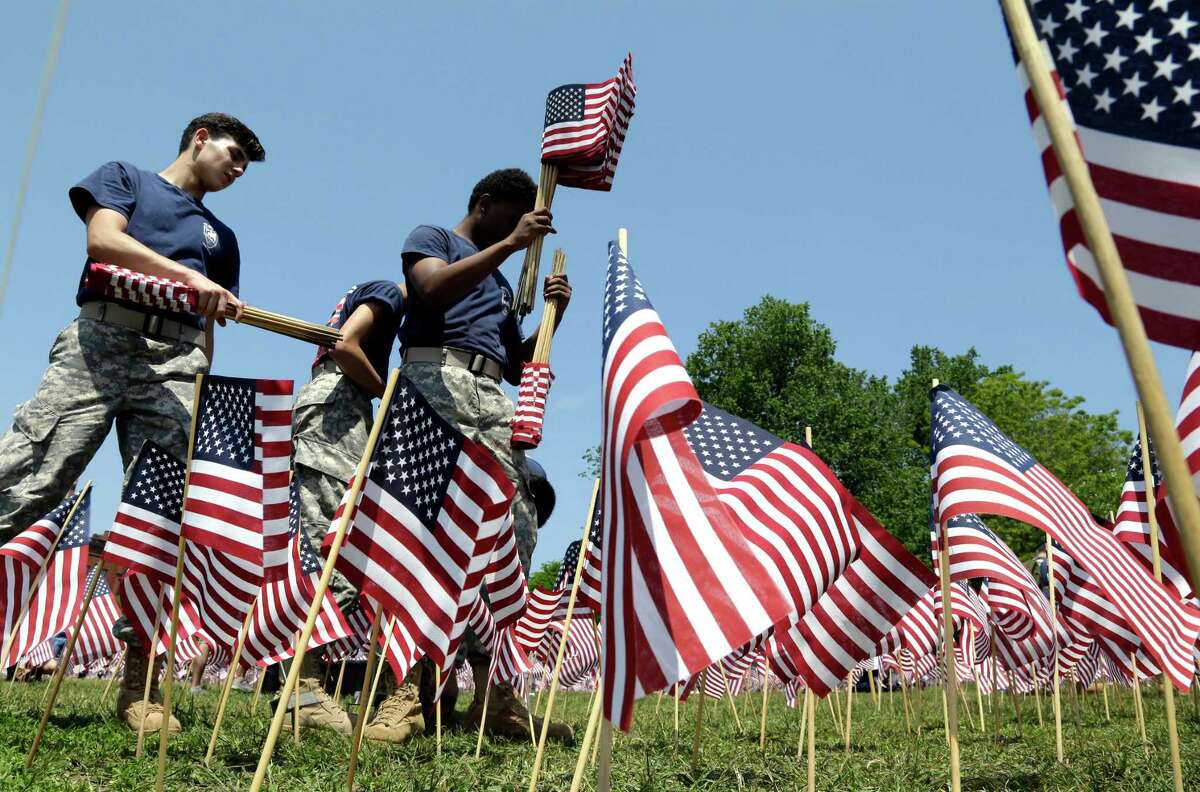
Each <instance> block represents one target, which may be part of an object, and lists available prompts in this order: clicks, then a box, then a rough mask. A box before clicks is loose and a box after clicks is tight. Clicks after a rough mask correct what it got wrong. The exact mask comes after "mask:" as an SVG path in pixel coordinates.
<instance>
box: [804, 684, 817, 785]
mask: <svg viewBox="0 0 1200 792" xmlns="http://www.w3.org/2000/svg"><path fill="white" fill-rule="evenodd" d="M810 693H812V691H811V690H810V689H808V688H805V689H804V704H805V710H806V712H805V718H806V720H807V721H808V792H816V790H817V738H816V731H817V696H816V694H815V693H812V695H809V694H810Z"/></svg>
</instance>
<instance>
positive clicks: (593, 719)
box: [571, 696, 601, 792]
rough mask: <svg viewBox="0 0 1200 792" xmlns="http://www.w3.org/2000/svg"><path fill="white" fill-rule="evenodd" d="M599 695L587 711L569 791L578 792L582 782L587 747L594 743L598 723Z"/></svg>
mask: <svg viewBox="0 0 1200 792" xmlns="http://www.w3.org/2000/svg"><path fill="white" fill-rule="evenodd" d="M600 700H601V699H600V696H596V697H595V698H594V699H593V700H592V704H591V708H590V710H589V712H588V719H587V730H586V731H585V732H584V734H583V744H582V745H580V746H579V756H578V757H577V758H576V759H575V775H573V776H572V777H571V792H579V787H580V785H581V784H582V783H583V770H584V768H585V767H586V766H587V755H588V748H590V747H591V746H592V745H594V744H595V740H596V727H597V726H598V725H599V724H600Z"/></svg>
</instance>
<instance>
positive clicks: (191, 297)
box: [84, 261, 199, 313]
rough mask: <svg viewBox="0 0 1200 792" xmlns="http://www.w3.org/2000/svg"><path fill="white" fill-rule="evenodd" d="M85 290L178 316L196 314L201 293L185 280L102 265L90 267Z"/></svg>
mask: <svg viewBox="0 0 1200 792" xmlns="http://www.w3.org/2000/svg"><path fill="white" fill-rule="evenodd" d="M84 289H85V291H87V293H88V294H90V295H93V296H96V297H106V298H109V299H113V300H123V301H125V302H131V303H135V304H137V305H148V306H150V307H151V308H161V309H163V310H166V311H174V312H176V313H195V312H196V303H197V301H198V298H199V297H198V295H199V292H197V291H196V289H194V288H191V287H190V286H186V285H184V283H183V282H182V281H177V280H173V279H171V278H160V277H157V276H155V275H147V274H145V273H144V272H134V271H133V270H129V269H125V268H124V267H117V266H114V265H112V264H102V263H100V262H98V261H93V262H92V263H91V264H89V265H88V271H87V277H86V279H85V281H84Z"/></svg>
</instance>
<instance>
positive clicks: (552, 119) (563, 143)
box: [542, 54, 637, 190]
mask: <svg viewBox="0 0 1200 792" xmlns="http://www.w3.org/2000/svg"><path fill="white" fill-rule="evenodd" d="M636 95H637V85H636V84H635V83H634V81H633V55H632V54H629V55H626V56H625V61H624V63H622V64H621V67H620V68H619V69H618V70H617V75H616V76H615V77H613V78H612V79H609V80H605V81H604V82H601V83H589V84H579V83H576V84H571V85H560V86H559V87H557V88H555V89H554V90H553V91H551V92H550V94H549V95H548V96H547V97H546V120H545V124H544V127H543V130H542V162H545V163H550V164H554V165H557V166H558V169H559V170H558V183H559V184H562V185H564V186H567V187H581V188H583V189H588V190H611V189H612V182H613V176H614V175H615V174H616V171H617V159H618V158H619V157H620V156H621V148H622V147H623V146H624V144H625V135H626V133H627V132H628V131H629V119H630V118H631V117H632V116H633V105H634V99H635V97H636Z"/></svg>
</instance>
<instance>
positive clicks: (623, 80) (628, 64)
mask: <svg viewBox="0 0 1200 792" xmlns="http://www.w3.org/2000/svg"><path fill="white" fill-rule="evenodd" d="M613 90H614V103H613V105H612V107H611V112H612V122H611V125H610V126H611V129H610V131H609V134H608V138H607V140H606V141H605V143H606V147H605V149H604V156H603V157H602V158H601V159H600V160H599V161H595V162H583V161H575V162H571V163H562V164H560V165H559V172H558V183H559V184H561V185H563V186H566V187H578V188H582V189H587V190H611V189H612V183H613V177H614V176H615V175H616V172H617V161H618V160H619V159H620V156H621V150H622V149H623V148H624V146H625V136H626V135H627V134H628V132H629V120H630V118H632V117H633V107H634V103H635V100H636V98H637V84H636V83H635V82H634V79H633V54H632V53H631V54H629V55H626V56H625V61H624V62H623V63H622V64H621V67H620V69H618V70H617V77H616V85H615V86H614V88H613ZM543 159H545V158H544V157H543Z"/></svg>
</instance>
